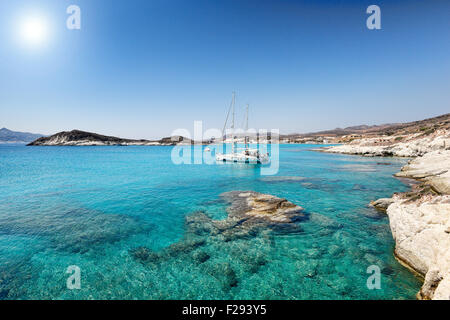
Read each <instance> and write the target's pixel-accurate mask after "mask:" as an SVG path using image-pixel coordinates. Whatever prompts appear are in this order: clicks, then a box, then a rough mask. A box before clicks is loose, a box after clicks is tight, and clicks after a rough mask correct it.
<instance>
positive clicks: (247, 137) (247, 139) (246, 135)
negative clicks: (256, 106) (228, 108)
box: [244, 104, 250, 150]
mask: <svg viewBox="0 0 450 320" xmlns="http://www.w3.org/2000/svg"><path fill="white" fill-rule="evenodd" d="M245 111H246V112H245V138H244V139H245V150H248V148H249V142H250V141H249V140H250V138H249V136H248V104H247V107H246V110H245Z"/></svg>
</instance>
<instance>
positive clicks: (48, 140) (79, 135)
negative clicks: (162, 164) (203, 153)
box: [28, 130, 191, 146]
mask: <svg viewBox="0 0 450 320" xmlns="http://www.w3.org/2000/svg"><path fill="white" fill-rule="evenodd" d="M190 143H191V140H189V139H187V138H184V137H179V136H177V137H168V138H163V139H161V140H134V139H123V138H117V137H112V136H104V135H101V134H97V133H92V132H86V131H81V130H72V131H63V132H59V133H56V134H54V135H52V136H49V137H42V138H39V139H37V140H35V141H33V142H31V143H29V144H28V145H29V146H151V145H176V144H190Z"/></svg>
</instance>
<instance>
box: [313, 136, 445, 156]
mask: <svg viewBox="0 0 450 320" xmlns="http://www.w3.org/2000/svg"><path fill="white" fill-rule="evenodd" d="M445 149H450V131H449V130H445V129H441V130H436V131H434V132H432V133H429V134H427V132H422V133H415V134H408V135H392V136H379V137H370V138H362V139H356V140H353V141H351V142H350V143H348V144H343V145H338V146H332V147H326V148H322V149H320V150H321V151H324V152H331V153H343V154H354V155H362V156H366V157H377V156H380V157H386V156H395V157H418V156H422V155H424V154H426V153H428V152H432V151H436V150H445Z"/></svg>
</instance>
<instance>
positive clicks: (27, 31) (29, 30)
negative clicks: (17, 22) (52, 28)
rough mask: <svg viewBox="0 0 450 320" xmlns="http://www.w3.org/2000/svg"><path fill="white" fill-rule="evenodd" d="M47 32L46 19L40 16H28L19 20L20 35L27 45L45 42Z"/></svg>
mask: <svg viewBox="0 0 450 320" xmlns="http://www.w3.org/2000/svg"><path fill="white" fill-rule="evenodd" d="M47 34H48V28H47V24H46V21H45V20H44V19H43V18H40V17H28V18H25V19H24V20H23V21H22V22H21V26H20V35H21V38H22V40H23V41H24V42H25V43H26V44H28V45H33V46H35V45H40V44H42V43H44V42H45V40H46V38H47Z"/></svg>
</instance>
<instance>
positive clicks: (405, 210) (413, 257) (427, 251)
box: [321, 128, 450, 300]
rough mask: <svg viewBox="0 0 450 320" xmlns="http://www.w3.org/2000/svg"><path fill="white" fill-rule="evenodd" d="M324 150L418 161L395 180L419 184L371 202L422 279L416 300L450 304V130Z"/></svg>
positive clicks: (397, 253) (361, 140)
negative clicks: (385, 216) (386, 222)
mask: <svg viewBox="0 0 450 320" xmlns="http://www.w3.org/2000/svg"><path fill="white" fill-rule="evenodd" d="M321 151H324V152H331V153H342V154H353V155H362V156H367V157H376V156H396V157H411V158H414V159H413V160H410V161H409V163H408V164H407V165H406V166H404V167H403V168H402V169H401V171H400V172H399V173H397V174H396V175H395V176H397V177H403V178H411V179H415V180H417V181H418V184H415V185H413V187H412V190H411V191H410V192H405V193H396V194H394V196H393V197H392V198H384V199H378V200H376V201H373V202H372V203H371V204H372V205H373V206H374V207H376V208H378V209H380V210H382V211H386V213H387V214H388V216H389V224H390V227H391V231H392V235H393V237H394V240H395V244H396V245H395V256H396V257H397V258H398V260H399V261H400V262H402V263H403V264H404V265H405V266H407V267H408V268H410V269H412V270H413V271H414V272H416V273H417V274H419V275H420V276H422V277H423V278H424V284H423V286H422V288H421V290H420V292H419V293H418V294H417V296H418V298H419V299H433V300H443V299H444V300H450V130H449V129H448V128H443V129H437V130H425V131H422V132H415V133H412V134H411V133H409V134H403V135H401V134H396V135H391V136H386V135H384V136H378V137H366V138H359V139H355V140H353V141H351V142H350V143H348V144H344V145H338V146H333V147H328V148H323V149H322V150H321Z"/></svg>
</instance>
